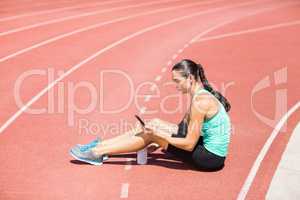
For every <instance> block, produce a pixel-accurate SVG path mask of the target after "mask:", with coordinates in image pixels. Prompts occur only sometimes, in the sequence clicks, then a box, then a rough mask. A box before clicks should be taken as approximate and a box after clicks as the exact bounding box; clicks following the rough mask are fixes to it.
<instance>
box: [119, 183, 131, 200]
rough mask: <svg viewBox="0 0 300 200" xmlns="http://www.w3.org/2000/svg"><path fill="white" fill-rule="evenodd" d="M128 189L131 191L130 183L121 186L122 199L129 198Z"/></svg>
mask: <svg viewBox="0 0 300 200" xmlns="http://www.w3.org/2000/svg"><path fill="white" fill-rule="evenodd" d="M128 191H129V183H123V184H122V187H121V194H120V198H122V199H126V198H128V193H129V192H128Z"/></svg>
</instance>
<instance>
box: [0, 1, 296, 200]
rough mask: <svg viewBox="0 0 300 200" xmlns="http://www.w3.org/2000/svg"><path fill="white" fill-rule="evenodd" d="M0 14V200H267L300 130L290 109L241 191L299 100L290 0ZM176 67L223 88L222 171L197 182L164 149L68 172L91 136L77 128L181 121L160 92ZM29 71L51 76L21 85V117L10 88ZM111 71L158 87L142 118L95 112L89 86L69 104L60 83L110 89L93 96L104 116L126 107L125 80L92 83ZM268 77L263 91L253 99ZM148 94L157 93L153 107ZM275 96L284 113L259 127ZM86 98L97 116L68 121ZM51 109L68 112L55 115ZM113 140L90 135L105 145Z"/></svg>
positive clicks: (15, 7) (8, 5)
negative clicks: (226, 116)
mask: <svg viewBox="0 0 300 200" xmlns="http://www.w3.org/2000/svg"><path fill="white" fill-rule="evenodd" d="M29 2H30V3H29ZM94 4H95V5H94ZM0 6H1V10H2V11H3V12H1V14H0V27H1V30H0V31H1V32H0V43H1V49H0V65H1V67H0V74H1V75H2V78H1V82H0V93H1V96H2V98H1V100H0V109H1V115H0V126H1V127H0V130H1V133H0V161H1V167H0V170H1V173H0V180H1V181H0V198H1V199H20V198H22V199H85V198H87V197H88V198H89V199H100V198H102V199H118V198H128V199H140V198H142V197H143V198H146V199H166V198H168V199H187V198H189V199H199V198H202V199H237V198H238V197H239V198H240V199H244V196H245V198H246V199H263V198H264V196H265V194H266V192H267V190H268V187H269V184H270V181H271V180H272V176H273V174H274V172H275V170H276V166H277V164H278V162H279V160H280V156H281V154H282V152H283V150H284V148H285V146H286V144H287V142H288V140H289V137H290V134H291V133H292V131H293V129H294V127H295V126H296V125H297V122H298V121H299V115H300V113H299V111H298V110H297V109H295V110H294V111H293V112H292V113H291V115H289V117H288V120H287V122H288V123H287V126H286V127H285V128H286V129H281V130H278V131H277V132H278V133H279V134H278V135H277V137H276V138H275V139H274V141H273V143H272V144H271V146H270V148H269V149H268V151H267V154H266V156H265V157H264V159H263V160H262V162H261V163H260V165H259V168H258V171H257V172H256V173H255V174H254V176H253V177H252V178H253V179H250V180H252V181H251V182H250V185H249V187H248V188H247V187H244V186H245V185H244V184H245V181H246V179H247V177H248V174H249V172H250V170H251V168H252V167H253V164H254V163H255V160H256V158H257V157H258V155H260V151H261V149H262V147H263V146H264V145H265V143H266V142H267V141H268V138H269V136H270V135H271V133H272V132H276V131H274V128H275V126H276V125H277V124H278V122H279V121H280V119H282V117H284V116H285V115H286V112H287V111H288V110H289V109H291V108H292V107H293V106H295V105H297V103H298V101H299V97H298V96H297V92H296V88H297V82H296V81H297V77H298V76H299V75H300V74H299V70H298V71H297V64H298V63H297V52H299V45H300V40H299V37H297V36H298V35H299V32H300V27H299V25H300V23H299V22H300V14H299V13H300V12H299V10H300V7H299V2H298V1H284V2H282V1H279V0H262V1H244V0H243V1H237V0H231V1H221V0H214V1H213V0H210V1H195V0H186V1H180V0H178V1H176V0H173V1H162V0H161V1H144V0H143V1H137V0H123V1H111V0H109V1H101V2H100V1H89V2H88V3H87V2H84V1H79V0H76V1H72V2H71V1H58V2H57V3H54V2H50V1H39V2H35V1H21V0H19V1H2V2H1V3H0ZM86 13H94V14H90V15H87V16H84V15H86ZM74 16H76V17H74ZM1 19H2V20H1ZM51 20H56V21H57V22H55V21H52V22H53V23H52V22H51ZM49 21H50V23H49ZM24 27H29V28H24ZM12 30H17V31H12ZM4 33H5V34H4ZM182 58H191V59H194V60H196V61H199V62H201V63H202V64H203V65H204V66H205V69H206V74H207V76H208V78H209V80H210V81H211V82H212V83H214V85H215V86H216V88H218V89H219V90H221V88H222V85H226V86H227V87H228V88H227V89H226V96H227V97H228V98H229V99H230V102H231V104H232V107H233V108H232V111H231V112H230V115H231V119H232V122H233V135H232V142H231V145H230V154H229V157H228V159H227V160H226V166H225V168H224V169H223V170H222V171H220V172H215V173H204V172H197V171H195V170H193V169H192V168H191V167H190V166H188V165H185V164H182V163H181V162H174V161H173V160H171V159H170V157H168V155H167V156H165V155H163V154H162V153H161V152H160V151H158V152H155V154H153V157H152V158H151V159H150V160H149V164H148V165H145V166H138V165H136V164H135V161H134V158H135V154H130V155H128V156H125V157H124V156H122V157H118V156H116V157H113V158H112V159H111V160H110V161H108V162H107V163H106V164H104V165H103V166H101V167H93V166H89V165H80V164H76V163H74V162H71V159H72V158H70V156H69V155H68V150H69V148H70V147H71V146H72V145H74V144H75V143H83V142H87V141H89V140H90V139H92V138H94V137H95V136H94V135H92V134H85V133H82V132H80V131H79V129H80V128H79V122H80V120H82V119H84V120H88V121H89V123H94V124H114V123H115V124H117V123H120V119H124V120H126V121H128V122H134V119H132V117H131V116H133V115H134V114H136V113H137V112H141V113H142V114H143V115H144V117H145V118H152V117H159V118H163V119H165V120H169V121H171V122H177V121H178V120H179V119H180V117H181V116H182V112H183V111H182V110H177V111H176V110H175V109H176V107H178V102H176V100H174V99H171V98H170V99H168V100H166V99H165V97H166V96H167V95H168V94H176V93H175V90H174V87H170V86H166V84H165V83H167V82H169V81H170V73H168V72H169V71H170V67H171V65H172V64H173V63H175V62H177V61H179V60H181V59H182ZM33 69H38V70H40V71H41V72H44V73H48V72H51V71H54V72H55V75H54V77H53V79H52V82H49V81H48V80H47V75H48V74H47V75H44V76H42V75H40V76H38V75H35V76H31V77H30V78H28V79H26V81H24V83H23V84H22V87H21V94H20V97H21V99H22V101H23V102H25V104H26V102H28V104H26V105H25V107H23V108H21V107H18V105H16V101H15V96H14V87H15V84H16V80H17V79H18V77H19V76H20V75H21V74H22V73H23V72H26V71H29V70H33ZM116 69H118V70H121V71H122V72H123V73H126V74H127V75H128V76H130V78H131V79H132V81H133V85H134V87H137V86H138V85H139V84H140V83H144V82H145V81H149V82H152V83H153V84H155V86H156V87H152V88H151V87H146V88H143V90H144V91H142V92H144V93H146V94H148V95H149V96H147V97H143V98H139V99H138V103H139V105H141V106H140V108H139V109H138V108H137V107H136V106H135V105H134V104H133V103H131V104H129V106H128V108H127V109H125V110H123V111H122V112H118V113H114V114H107V113H104V112H100V108H99V107H100V95H99V93H95V94H96V95H97V96H92V97H90V95H89V92H88V90H87V89H86V88H79V89H78V90H77V91H76V95H74V97H73V99H70V96H68V92H69V89H70V88H68V84H76V83H85V84H90V85H91V84H92V85H93V87H94V88H96V89H99V88H101V87H103V89H104V91H106V92H105V93H104V95H103V96H101V97H103V102H102V103H103V106H104V107H105V108H106V109H107V110H109V109H116V108H118V107H120V105H125V104H126V103H127V101H128V99H129V98H130V96H129V93H130V90H129V88H128V84H126V83H127V82H125V81H124V78H123V79H122V78H120V77H118V76H109V78H108V79H107V80H106V81H107V84H105V85H102V84H101V82H100V81H99V80H100V72H101V71H103V70H116ZM58 72H59V73H60V75H61V76H60V77H59V76H58V75H57V73H58ZM297 75H298V76H297ZM266 77H268V78H269V79H268V81H265V82H268V83H270V86H268V85H267V86H266V88H263V90H261V91H258V92H256V93H255V94H252V93H253V89H254V88H255V86H256V85H257V84H258V83H261V82H260V81H261V80H263V79H264V78H266ZM285 77H288V78H285ZM50 78H51V77H50ZM285 79H286V80H287V81H284V80H285ZM265 82H264V83H265ZM274 83H277V84H274ZM260 85H263V83H261V84H260ZM61 88H64V90H61ZM155 89H159V90H160V95H159V97H156V96H155ZM278 92H279V93H280V92H281V95H280V97H281V102H280V103H281V104H285V102H284V99H286V100H287V102H286V110H285V112H279V114H278V115H277V117H276V118H275V120H273V121H272V120H271V122H272V124H267V123H266V121H263V120H262V118H261V116H260V117H259V114H260V115H263V116H265V117H266V118H268V119H274V116H276V111H278V109H276V104H278V102H276V101H275V99H276V98H275V97H276V96H275V95H276V94H279V93H278ZM251 94H252V95H251ZM285 94H286V97H288V98H285ZM150 95H151V96H150ZM48 97H50V99H51V98H53V102H54V104H53V105H52V104H51V103H49V102H48ZM251 97H252V101H251ZM91 98H94V99H97V100H98V101H97V104H96V105H95V108H94V109H91V111H90V112H88V113H86V114H75V115H74V118H73V119H70V114H72V113H69V112H68V111H70V110H71V109H72V105H71V106H70V104H68V101H69V102H70V101H71V100H72V101H73V102H74V104H75V105H76V106H77V107H80V108H85V107H87V106H88V105H91ZM58 99H64V102H61V103H60V104H59V105H58ZM164 100H166V102H168V103H167V104H168V106H167V108H164V109H167V110H172V109H173V110H175V111H176V112H175V113H166V112H165V111H163V110H162V108H161V109H158V108H160V106H161V102H163V101H164ZM251 103H252V106H251ZM47 107H48V111H49V113H47V112H46V113H42V114H38V115H32V114H28V113H26V109H28V108H47ZM92 107H93V105H92ZM282 107H283V106H281V107H280V108H282ZM73 108H74V107H73ZM155 109H156V112H155V113H152V114H151V113H150V114H149V113H147V112H149V111H151V110H152V111H153V110H155ZM24 111H25V112H24ZM72 123H73V124H72ZM118 133H119V132H118V131H117V132H106V133H103V132H98V134H99V135H100V136H101V137H103V138H109V137H112V136H113V135H114V134H118ZM132 159H133V161H131V160H132ZM247 180H249V179H247ZM247 183H249V182H247Z"/></svg>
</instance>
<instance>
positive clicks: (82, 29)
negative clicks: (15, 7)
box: [0, 0, 222, 63]
mask: <svg viewBox="0 0 300 200" xmlns="http://www.w3.org/2000/svg"><path fill="white" fill-rule="evenodd" d="M180 1H181V0H180ZM217 1H222V0H217ZM203 3H206V2H202V3H201V4H203ZM187 6H188V7H189V6H191V5H185V6H175V7H170V8H164V9H157V10H152V11H149V12H144V13H141V14H136V15H130V16H127V17H121V18H117V19H114V20H111V21H106V22H101V23H98V24H94V25H91V26H87V27H84V28H80V29H76V30H74V31H72V32H69V33H65V34H62V35H59V36H56V37H53V38H50V39H48V40H45V41H43V42H40V43H37V44H35V45H33V46H30V47H28V48H25V49H22V50H19V51H17V52H15V53H13V54H10V55H8V56H5V57H2V58H0V63H1V62H4V61H7V60H8V59H11V58H14V57H16V56H18V55H21V54H23V53H26V52H29V51H31V50H33V49H36V48H38V47H41V46H44V45H47V44H50V43H52V42H55V41H58V40H61V39H63V38H66V37H69V36H72V35H75V34H78V33H82V32H86V31H89V30H92V29H96V28H100V27H102V26H105V25H108V24H112V23H117V22H122V21H126V20H129V19H134V18H137V17H140V16H145V15H151V14H157V13H160V12H165V11H170V10H174V9H178V8H183V7H187ZM192 6H193V5H192Z"/></svg>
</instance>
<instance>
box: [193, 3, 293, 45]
mask: <svg viewBox="0 0 300 200" xmlns="http://www.w3.org/2000/svg"><path fill="white" fill-rule="evenodd" d="M298 4H299V3H295V2H292V3H287V4H284V5H280V6H276V7H271V8H265V9H261V10H257V11H254V12H251V13H248V14H245V15H243V16H242V17H238V18H235V19H232V20H228V21H225V22H223V23H220V24H218V25H216V26H214V27H212V28H210V29H208V30H206V31H204V32H202V33H201V34H199V35H198V36H196V37H195V38H193V39H192V40H191V41H190V42H189V43H190V44H193V43H195V42H197V41H198V42H200V38H202V37H203V36H205V35H206V34H208V33H210V32H211V31H214V30H216V29H218V28H220V27H222V26H225V25H227V24H230V23H233V22H235V21H237V20H240V19H242V18H244V17H249V16H254V15H258V14H260V13H263V12H268V11H271V10H276V9H280V8H284V7H288V6H291V5H298Z"/></svg>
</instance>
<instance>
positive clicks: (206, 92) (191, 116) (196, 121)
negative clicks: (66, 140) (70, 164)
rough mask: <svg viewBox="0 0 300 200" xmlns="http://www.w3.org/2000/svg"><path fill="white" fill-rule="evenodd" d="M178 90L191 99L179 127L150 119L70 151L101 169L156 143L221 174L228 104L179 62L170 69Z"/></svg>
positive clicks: (199, 73)
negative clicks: (114, 159)
mask: <svg viewBox="0 0 300 200" xmlns="http://www.w3.org/2000/svg"><path fill="white" fill-rule="evenodd" d="M172 77H173V81H174V82H175V83H176V84H177V89H178V90H179V91H181V92H183V93H188V94H190V96H191V105H190V109H189V112H187V113H186V115H185V117H184V119H183V120H182V121H181V122H180V124H179V125H176V124H172V123H169V122H165V121H162V120H160V119H153V120H150V121H149V122H147V123H146V126H145V127H144V128H143V127H140V126H137V127H136V128H134V129H132V130H131V131H129V132H126V133H125V134H122V135H120V136H117V137H114V138H112V139H107V140H103V141H100V140H99V139H97V140H94V141H92V142H91V143H89V144H86V145H76V146H75V147H73V148H72V149H71V151H70V153H71V155H72V156H73V157H74V158H76V159H77V160H80V161H83V162H86V163H90V164H94V165H101V164H102V162H103V161H104V160H106V159H108V156H109V155H113V154H120V153H129V152H136V151H138V150H141V149H143V148H145V147H146V146H148V145H150V144H152V143H156V144H158V145H159V147H162V148H163V149H164V150H165V151H166V152H169V153H171V154H173V155H175V156H178V157H179V158H181V159H183V160H185V161H191V162H192V163H193V164H194V165H195V166H196V167H197V168H198V169H200V170H205V171H215V170H220V169H222V168H223V166H224V161H225V158H226V155H227V152H228V144H229V141H230V129H231V124H230V119H229V116H228V114H227V112H228V111H229V110H230V104H229V102H228V101H227V99H226V98H225V97H223V96H222V95H221V94H220V93H219V92H217V91H215V90H213V88H212V87H211V85H210V84H209V83H208V81H207V79H206V77H205V75H204V70H203V68H202V66H201V65H199V64H196V63H195V62H193V61H191V60H182V61H181V62H180V63H177V64H176V65H175V66H174V67H173V68H172Z"/></svg>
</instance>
